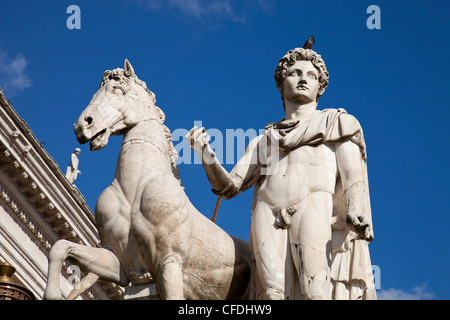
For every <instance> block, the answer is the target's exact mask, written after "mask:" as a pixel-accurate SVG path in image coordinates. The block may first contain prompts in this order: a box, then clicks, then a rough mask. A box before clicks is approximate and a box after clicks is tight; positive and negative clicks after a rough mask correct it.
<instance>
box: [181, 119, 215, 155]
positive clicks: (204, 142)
mask: <svg viewBox="0 0 450 320" xmlns="http://www.w3.org/2000/svg"><path fill="white" fill-rule="evenodd" d="M185 138H186V140H187V142H188V143H189V145H190V146H191V148H192V149H193V150H194V151H195V152H196V153H197V154H198V156H199V157H200V159H201V160H202V162H204V163H206V164H213V162H214V159H215V157H216V154H215V153H214V151H213V150H212V149H211V147H210V145H209V139H210V138H209V136H208V134H207V133H206V131H205V128H204V127H202V128H197V127H193V128H192V129H191V130H190V131H189V132H188V133H187V135H186V136H185Z"/></svg>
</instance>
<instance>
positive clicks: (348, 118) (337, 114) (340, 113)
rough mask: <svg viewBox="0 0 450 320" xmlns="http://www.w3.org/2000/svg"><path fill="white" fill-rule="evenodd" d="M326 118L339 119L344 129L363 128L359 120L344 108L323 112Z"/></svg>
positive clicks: (328, 109)
mask: <svg viewBox="0 0 450 320" xmlns="http://www.w3.org/2000/svg"><path fill="white" fill-rule="evenodd" d="M321 112H322V113H323V115H324V116H327V117H331V118H335V119H339V124H340V126H343V127H361V124H360V123H359V121H358V119H356V117H355V116H354V115H352V114H350V113H348V112H347V111H346V110H345V109H344V108H338V109H334V108H327V109H323V110H322V111H321Z"/></svg>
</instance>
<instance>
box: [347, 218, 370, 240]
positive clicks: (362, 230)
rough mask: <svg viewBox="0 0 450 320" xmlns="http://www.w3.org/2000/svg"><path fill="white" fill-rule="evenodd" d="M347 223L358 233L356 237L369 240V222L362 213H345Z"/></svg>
mask: <svg viewBox="0 0 450 320" xmlns="http://www.w3.org/2000/svg"><path fill="white" fill-rule="evenodd" d="M347 223H348V225H349V227H350V229H352V230H353V231H354V232H356V233H357V234H358V238H360V239H366V240H371V239H372V238H371V228H370V224H369V223H368V222H367V221H366V218H365V217H364V215H357V214H354V213H351V214H350V213H349V214H348V215H347Z"/></svg>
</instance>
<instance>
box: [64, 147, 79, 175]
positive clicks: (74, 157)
mask: <svg viewBox="0 0 450 320" xmlns="http://www.w3.org/2000/svg"><path fill="white" fill-rule="evenodd" d="M80 152H81V150H80V149H79V148H75V151H74V152H73V153H72V154H71V156H70V164H69V165H68V166H67V169H66V178H67V180H69V181H70V183H74V182H75V180H77V177H78V174H81V171H80V170H78V164H79V162H80V160H79V159H78V155H79V154H80Z"/></svg>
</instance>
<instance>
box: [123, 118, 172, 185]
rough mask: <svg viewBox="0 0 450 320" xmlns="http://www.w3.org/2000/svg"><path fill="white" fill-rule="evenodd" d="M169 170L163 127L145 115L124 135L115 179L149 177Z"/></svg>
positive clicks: (154, 119) (167, 150) (156, 119)
mask: <svg viewBox="0 0 450 320" xmlns="http://www.w3.org/2000/svg"><path fill="white" fill-rule="evenodd" d="M165 169H168V170H171V169H170V157H169V148H168V144H167V139H166V136H165V132H164V128H163V125H162V124H161V122H160V120H159V119H158V118H156V117H152V116H149V115H146V116H145V117H143V119H142V120H141V121H140V122H139V123H138V124H137V125H135V126H134V127H132V128H130V129H128V131H127V132H125V133H124V138H123V142H122V147H121V150H120V154H119V160H118V165H117V170H116V178H118V179H120V180H123V178H125V179H126V180H129V179H130V178H131V177H132V176H134V175H135V176H136V177H139V175H146V176H148V175H151V174H152V173H157V172H163V171H164V170H165Z"/></svg>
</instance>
